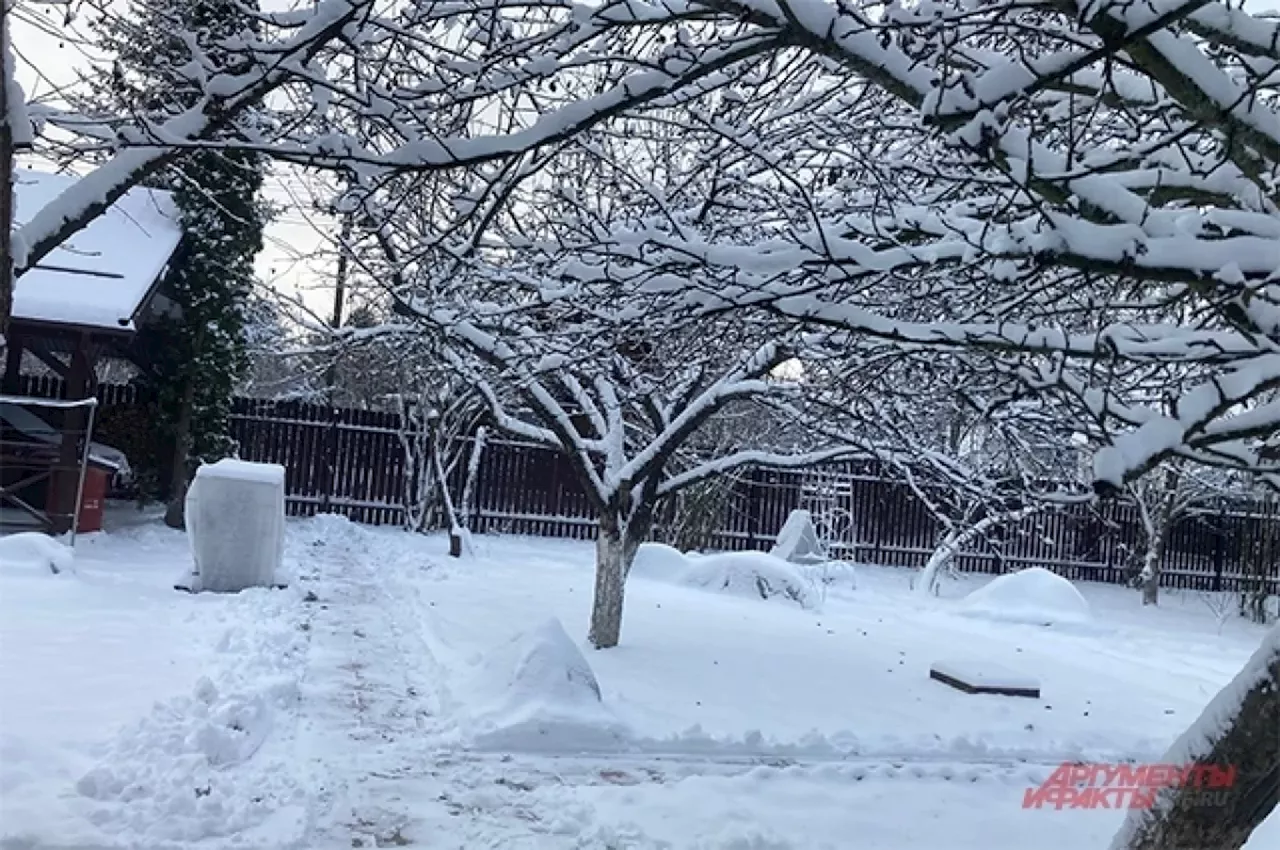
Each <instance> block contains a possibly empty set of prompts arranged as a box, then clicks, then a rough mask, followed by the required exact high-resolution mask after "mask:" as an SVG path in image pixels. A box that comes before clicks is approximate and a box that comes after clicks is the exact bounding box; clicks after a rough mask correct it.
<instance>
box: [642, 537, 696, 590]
mask: <svg viewBox="0 0 1280 850" xmlns="http://www.w3.org/2000/svg"><path fill="white" fill-rule="evenodd" d="M688 568H689V560H688V558H686V557H685V556H684V555H683V554H682V553H681V552H680V550H679V549H676V548H675V547H673V546H668V545H666V544H665V543H641V544H640V548H639V549H637V550H636V557H635V560H634V561H632V562H631V572H630V573H628V577H634V578H643V579H652V580H654V581H676V580H678V579H679V578H680V576H682V575H684V572H685V570H687V569H688Z"/></svg>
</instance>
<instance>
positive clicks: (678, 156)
mask: <svg viewBox="0 0 1280 850" xmlns="http://www.w3.org/2000/svg"><path fill="white" fill-rule="evenodd" d="M261 21H262V30H261V33H260V34H257V35H252V36H251V35H245V36H243V37H240V38H235V39H227V40H225V41H224V43H222V44H220V45H219V49H218V50H217V51H216V52H210V51H203V52H202V51H193V53H192V55H191V57H190V61H189V62H187V63H185V64H183V65H181V66H180V67H177V68H175V69H174V73H176V74H179V75H181V76H182V77H183V78H184V79H186V80H188V81H190V82H191V84H192V85H194V86H195V87H197V88H198V90H199V92H200V93H201V98H200V100H199V103H198V104H197V105H196V106H194V107H191V108H187V109H183V110H180V111H177V110H175V111H174V112H173V114H163V110H161V111H160V112H161V114H151V115H132V116H87V115H73V114H52V115H50V116H49V117H48V123H49V126H51V127H53V128H55V129H56V130H57V131H59V132H63V133H65V132H71V133H73V134H75V136H76V138H75V141H73V142H71V143H70V144H73V145H78V146H79V147H80V148H82V149H83V148H88V149H92V150H98V151H103V150H106V151H112V152H114V156H113V158H112V159H111V161H110V162H108V163H107V164H106V165H104V166H102V167H101V168H99V169H98V170H97V171H96V172H95V173H94V174H92V175H91V176H90V177H89V178H87V179H86V180H85V181H84V183H83V185H82V186H81V187H79V188H78V189H77V190H76V191H75V192H74V193H69V194H68V196H64V197H63V198H61V199H59V201H58V202H57V203H55V204H53V205H51V206H50V207H48V208H46V209H45V210H43V211H41V212H40V213H39V214H38V215H36V216H35V217H34V218H33V219H32V220H31V221H30V222H29V223H28V224H27V225H25V226H24V227H23V228H22V232H21V234H20V236H21V238H22V241H23V243H24V244H25V245H27V246H28V247H29V249H30V251H29V260H28V262H29V263H33V262H35V261H36V260H38V259H39V258H40V257H41V256H43V255H44V253H47V251H48V250H49V249H50V248H51V247H52V245H54V244H57V242H58V241H60V240H61V239H62V238H65V236H66V235H67V234H68V233H69V232H71V230H73V229H74V228H75V227H76V226H78V225H79V224H83V222H84V221H85V220H87V219H86V216H90V215H92V214H93V213H94V212H95V211H96V210H98V209H100V208H101V205H102V204H103V203H104V202H106V201H109V200H111V199H112V198H113V197H115V196H117V195H118V194H119V192H121V191H123V188H124V187H126V186H127V185H128V184H129V183H130V181H135V180H137V179H140V177H141V176H143V175H145V174H146V173H147V172H148V171H149V170H152V169H154V168H156V167H159V165H161V164H163V162H165V161H166V160H167V159H169V158H171V157H173V156H176V155H177V153H178V152H180V151H181V150H183V149H185V148H188V147H191V146H193V145H204V146H237V147H248V148H252V149H255V150H261V151H263V152H267V153H270V154H271V155H272V156H274V157H276V158H277V159H279V160H283V161H285V162H290V163H296V164H300V165H306V166H311V167H322V168H333V169H339V170H342V171H343V172H345V173H346V174H348V175H349V176H350V177H351V179H352V186H353V189H352V191H351V192H350V193H349V195H348V196H347V197H346V198H344V199H343V202H344V203H346V204H348V205H349V207H348V208H350V209H358V210H359V211H360V215H361V219H362V226H363V229H364V232H365V238H366V240H367V244H368V245H370V246H372V250H371V251H370V253H369V255H368V257H367V258H366V259H365V262H366V263H371V264H376V265H377V266H378V268H377V270H376V271H377V274H378V275H379V277H380V279H382V280H384V281H393V282H394V283H393V285H394V286H395V287H396V288H398V289H399V291H398V293H397V298H398V299H399V300H400V301H401V302H402V303H403V304H404V305H408V308H409V312H410V313H418V314H420V313H421V312H422V311H421V309H420V308H421V305H422V304H424V303H426V302H429V301H430V299H431V298H432V294H433V292H436V291H437V288H438V284H439V282H440V281H442V280H444V279H445V278H446V277H447V276H448V275H453V274H456V273H457V272H458V269H459V268H461V267H463V266H465V267H466V268H467V269H468V274H470V275H473V276H476V277H479V278H486V279H488V280H490V281H494V282H506V283H510V284H514V285H517V286H519V287H522V288H523V289H524V291H525V292H526V293H527V297H528V298H530V299H533V300H534V301H536V302H537V303H540V304H544V305H545V304H549V303H556V302H564V303H565V304H566V305H570V306H573V307H574V309H584V308H585V309H588V310H591V309H601V308H607V307H608V302H600V301H595V300H591V299H587V298H585V297H584V295H583V293H584V292H585V291H590V292H591V293H592V298H593V299H594V298H596V297H597V296H599V295H600V294H601V293H608V292H626V293H629V294H630V295H636V296H643V297H646V298H650V299H651V300H652V302H653V304H652V306H651V307H650V308H649V309H651V310H658V309H661V311H663V313H664V315H666V316H668V317H680V318H681V319H682V320H684V321H686V322H693V321H706V320H708V319H710V318H712V317H717V316H719V317H724V316H734V317H739V319H735V321H737V320H742V321H755V320H756V318H757V317H765V318H767V320H768V321H770V322H773V323H775V326H785V327H787V328H789V329H792V330H794V329H796V328H800V329H803V330H805V331H808V332H810V334H811V337H820V338H821V339H822V344H823V345H824V346H826V347H827V348H830V346H832V345H833V344H842V345H843V346H844V347H845V350H846V351H847V353H848V357H849V358H850V360H851V362H856V361H857V360H858V358H860V357H863V356H865V353H866V351H867V350H868V347H870V348H871V349H873V350H876V349H877V348H878V347H879V346H882V345H884V344H886V343H887V344H891V345H893V346H896V347H898V348H899V349H902V350H906V351H924V350H933V349H938V348H946V349H956V350H960V349H963V350H973V349H977V350H981V351H985V352H988V353H989V355H990V356H991V358H992V362H994V363H998V364H999V367H1000V368H1001V369H1002V370H1003V374H1005V375H1006V376H1007V377H1008V378H1009V379H1010V380H1014V381H1016V382H1017V383H1019V384H1020V386H1021V387H1023V388H1024V389H1025V390H1027V391H1028V392H1032V393H1036V394H1040V395H1041V396H1043V397H1046V398H1049V397H1052V398H1055V399H1057V400H1058V401H1056V402H1054V403H1055V404H1063V405H1066V406H1068V407H1070V408H1071V409H1073V410H1074V411H1075V412H1076V415H1077V416H1078V418H1079V424H1080V427H1079V429H1078V430H1079V431H1080V432H1081V433H1084V434H1086V435H1087V436H1089V437H1090V439H1093V440H1096V441H1098V443H1099V444H1100V445H1101V448H1100V451H1098V453H1097V455H1096V461H1095V464H1094V471H1093V478H1094V480H1095V485H1096V486H1097V487H1098V488H1099V489H1101V490H1108V489H1117V488H1120V487H1122V486H1123V485H1124V484H1125V483H1126V482H1127V481H1129V480H1131V479H1133V478H1134V477H1137V476H1139V475H1140V474H1142V473H1143V472H1145V471H1147V470H1149V469H1151V468H1152V467H1154V466H1156V465H1157V464H1159V463H1160V462H1161V461H1163V460H1165V459H1168V458H1171V457H1181V458H1185V459H1188V460H1191V461H1194V462H1197V463H1205V464H1210V465H1216V466H1223V467H1228V468H1235V469H1244V470H1250V471H1259V472H1262V473H1264V474H1267V475H1270V476H1272V479H1273V480H1280V477H1278V476H1280V466H1277V455H1280V445H1277V444H1273V437H1272V435H1273V433H1275V432H1276V431H1277V425H1280V398H1277V397H1276V396H1275V390H1276V389H1277V387H1278V386H1280V351H1278V350H1277V345H1278V344H1280V304H1277V296H1278V295H1280V291H1278V290H1277V288H1276V274H1277V269H1280V216H1278V215H1277V200H1278V199H1277V194H1276V193H1277V162H1278V160H1280V110H1278V107H1277V100H1276V94H1277V83H1280V75H1278V72H1277V70H1276V53H1277V43H1278V40H1280V22H1277V21H1275V20H1271V19H1266V18H1261V17H1256V16H1254V15H1251V14H1249V13H1247V12H1245V11H1243V10H1241V9H1239V8H1235V7H1234V6H1232V5H1230V4H1227V3H1222V2H1205V0H1141V2H1139V0H1109V1H1108V0H1099V2H1090V3H1084V4H1082V3H1074V2H1070V0H1056V1H1055V2H1052V3H1048V2H1046V3H1033V4H1026V3H1020V2H1019V3H1015V2H1010V0H997V2H990V3H976V2H971V0H948V2H917V3H911V4H906V5H904V4H899V3H878V2H877V3H871V2H866V3H859V2H853V0H839V2H826V0H785V2H782V1H781V0H667V2H661V3H657V2H643V0H617V1H616V2H604V3H600V4H597V5H579V4H573V3H558V4H537V5H536V6H529V5H528V4H525V3H522V2H521V3H517V2H510V0H457V2H432V3H417V2H410V3H401V4H394V5H384V4H377V3H373V2H370V0H323V2H321V3H319V4H318V5H317V6H316V7H315V8H314V9H312V8H308V9H300V10H298V11H293V12H288V13H264V14H262V15H261ZM259 106H261V107H263V108H264V113H265V118H264V120H262V121H259V122H256V123H255V124H254V125H253V126H254V127H255V128H256V129H255V130H253V131H252V132H247V131H246V132H242V133H241V138H237V139H232V140H219V141H216V142H215V141H209V140H210V139H212V138H215V133H214V131H215V130H216V129H218V128H225V126H226V125H227V123H228V122H229V121H230V120H231V118H232V117H234V116H235V115H237V114H239V113H241V112H243V111H244V110H248V109H250V108H254V107H259ZM569 178H576V179H569ZM574 187H583V189H584V190H586V191H584V192H582V193H579V195H578V196H576V197H575V194H574V191H573V188H574ZM605 188H607V189H608V192H607V193H604V194H607V196H608V199H607V200H605V199H602V198H601V197H599V196H600V195H601V194H602V190H603V189H605ZM426 192H430V193H432V199H431V202H430V203H429V204H428V203H424V204H418V205H416V208H415V209H414V210H413V211H412V212H406V207H405V204H406V200H407V199H411V198H415V197H418V198H421V197H422V195H423V194H424V193H426ZM588 195H590V196H589V197H588ZM406 222H408V223H407V224H406ZM19 273H21V269H19ZM637 300H638V299H637V298H632V297H629V298H628V299H626V300H625V303H627V304H628V305H630V306H635V304H636V303H637ZM504 309H506V308H504ZM428 313H429V311H428ZM664 321H668V320H666V319H664ZM669 321H671V322H674V321H675V319H674V318H672V319H669ZM761 321H764V319H763V318H762V319H761ZM800 353H801V354H802V353H803V352H800ZM1157 374H1160V375H1164V376H1166V377H1168V378H1169V382H1168V383H1169V385H1171V386H1174V387H1176V397H1174V398H1161V399H1159V400H1158V401H1151V400H1150V399H1149V398H1147V397H1146V395H1145V394H1144V393H1143V392H1141V391H1138V390H1139V389H1140V388H1141V387H1143V386H1146V385H1148V384H1149V383H1150V382H1151V380H1152V377H1153V375H1157Z"/></svg>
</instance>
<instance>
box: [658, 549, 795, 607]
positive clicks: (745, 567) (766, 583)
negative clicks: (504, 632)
mask: <svg viewBox="0 0 1280 850" xmlns="http://www.w3.org/2000/svg"><path fill="white" fill-rule="evenodd" d="M680 583H681V584H683V585H685V586H687V587H696V588H700V589H703V590H711V591H715V592H717V593H727V594H730V595H733V596H746V597H753V598H756V599H764V600H784V601H789V602H794V603H796V604H797V605H799V606H800V607H801V608H817V607H818V605H819V602H820V599H819V594H818V592H817V590H816V588H815V587H814V585H813V582H811V581H810V580H809V579H808V578H806V577H805V576H804V575H803V574H802V573H801V572H800V571H799V570H798V569H796V567H795V566H793V565H791V564H789V563H787V562H786V561H784V560H782V559H781V558H775V557H773V556H772V555H768V554H765V553H764V552H724V553H721V554H717V555H707V556H705V557H702V558H698V559H696V560H694V561H690V562H689V566H688V569H686V570H685V572H684V574H683V575H682V576H681V577H680Z"/></svg>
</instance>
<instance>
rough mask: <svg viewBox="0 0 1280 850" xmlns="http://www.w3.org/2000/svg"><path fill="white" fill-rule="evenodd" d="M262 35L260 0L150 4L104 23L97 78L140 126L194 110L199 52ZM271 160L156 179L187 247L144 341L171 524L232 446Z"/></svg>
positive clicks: (197, 158)
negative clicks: (191, 71)
mask: <svg viewBox="0 0 1280 850" xmlns="http://www.w3.org/2000/svg"><path fill="white" fill-rule="evenodd" d="M256 29H257V18H256V13H255V10H254V8H253V7H252V6H251V5H244V4H241V3H231V2H225V3H209V2H203V1H202V0H146V2H136V3H134V4H132V6H131V7H130V9H129V11H128V12H127V13H125V14H120V15H112V16H108V17H106V18H104V20H103V21H102V24H101V27H100V34H101V37H100V41H99V44H98V46H99V48H100V49H102V50H103V51H104V52H106V53H107V54H108V55H110V56H112V57H113V62H112V66H111V73H110V75H109V77H108V78H106V79H102V80H99V81H97V91H96V94H97V96H98V97H100V98H102V99H103V101H104V102H105V103H104V105H105V106H106V110H105V111H106V112H108V114H109V113H110V112H111V111H113V109H114V110H116V111H125V110H127V111H129V112H131V113H132V114H133V116H134V119H135V120H137V121H146V122H151V123H156V122H161V121H164V120H166V119H169V118H172V117H174V116H175V115H177V114H179V113H181V112H183V111H185V110H188V109H191V108H192V107H193V106H195V105H196V104H197V103H198V102H199V100H200V99H201V96H202V92H201V91H200V88H199V86H198V85H197V84H195V83H193V81H191V80H190V79H189V76H188V75H187V73H185V71H183V70H182V69H183V66H185V65H186V63H188V62H189V61H190V56H191V54H192V53H193V52H198V53H200V54H202V55H204V56H207V57H208V58H209V59H210V60H211V61H213V62H215V63H223V62H225V61H227V59H228V58H229V57H228V56H227V54H226V52H225V50H224V48H223V46H222V45H223V43H224V42H225V41H226V40H228V39H233V38H238V37H240V36H242V35H250V34H252V33H253V32H254V30H256ZM256 120H260V112H259V111H258V110H246V111H245V112H244V113H242V115H241V116H240V117H239V118H238V119H237V120H235V121H233V122H230V123H229V124H228V125H227V126H226V127H225V128H224V129H222V130H221V131H219V132H217V133H216V134H215V136H214V138H216V139H219V140H222V139H229V140H234V139H237V138H245V137H247V136H249V135H252V134H253V132H254V126H253V123H254V122H255V121H256ZM266 165H267V163H266V160H265V159H264V158H263V156H262V155H260V154H255V153H246V152H238V151H219V150H210V151H194V152H191V153H187V154H184V155H182V156H180V157H179V158H177V159H175V160H174V161H173V162H172V163H171V164H170V165H169V166H168V167H167V168H165V169H164V170H162V171H159V172H157V173H156V174H155V175H153V176H152V178H151V182H154V183H158V184H160V185H162V186H163V187H164V188H166V189H168V190H170V191H171V192H172V193H173V198H174V201H175V203H176V205H177V207H178V210H179V213H180V216H181V222H182V228H183V241H182V244H181V245H180V247H179V250H178V253H177V254H176V255H175V257H174V258H173V260H172V261H171V263H170V269H169V273H168V276H167V277H166V279H165V282H164V285H165V294H166V295H167V296H168V297H169V298H170V299H171V300H172V301H173V303H174V304H175V305H176V307H177V310H176V311H172V312H171V313H168V314H165V315H164V316H161V317H160V318H157V319H156V320H155V321H154V322H152V323H151V324H150V325H149V326H148V327H147V329H146V333H144V334H142V335H140V336H139V339H138V346H139V348H140V351H139V356H138V358H137V361H138V363H139V364H140V365H141V367H142V369H143V371H142V374H141V375H140V378H139V380H140V381H141V382H142V383H143V384H144V385H145V386H146V387H147V388H148V390H150V393H149V394H148V395H149V397H150V398H153V399H154V405H155V409H154V421H155V422H156V423H157V424H158V425H159V426H160V428H161V430H162V432H163V434H164V437H165V438H166V439H165V443H166V444H167V445H168V449H167V450H166V453H167V455H168V457H162V458H160V464H159V468H160V469H162V470H166V471H167V479H168V480H166V481H162V482H161V485H162V494H163V495H164V496H166V497H167V498H168V500H169V508H170V509H169V513H168V514H167V516H166V521H168V522H169V523H170V524H172V525H175V526H180V525H181V524H182V505H183V504H184V501H183V499H184V496H185V494H186V485H187V479H188V476H189V475H190V474H191V468H190V467H191V464H192V461H213V460H217V459H218V458H221V457H225V456H226V455H227V454H229V453H230V452H231V451H232V449H233V444H232V442H231V438H230V421H229V416H230V408H231V396H232V392H233V391H234V389H235V387H236V385H237V384H238V383H239V381H240V377H241V375H242V374H243V372H244V370H245V368H246V367H247V365H248V364H247V359H246V355H245V321H246V317H245V309H246V304H247V301H248V299H249V297H250V294H251V291H252V288H253V284H254V259H255V257H256V256H257V254H258V252H259V251H260V250H261V249H262V245H263V230H264V228H265V226H266V220H267V216H268V210H267V207H266V205H265V203H264V202H263V200H262V198H261V197H260V196H261V190H262V184H263V178H264V173H265V169H266Z"/></svg>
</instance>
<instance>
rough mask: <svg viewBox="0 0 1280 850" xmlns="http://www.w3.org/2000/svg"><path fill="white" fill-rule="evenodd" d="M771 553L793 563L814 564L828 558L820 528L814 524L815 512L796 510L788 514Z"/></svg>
mask: <svg viewBox="0 0 1280 850" xmlns="http://www.w3.org/2000/svg"><path fill="white" fill-rule="evenodd" d="M769 554H770V555H772V556H774V557H775V558H781V559H782V560H784V561H790V562H791V563H793V564H813V563H818V562H821V561H825V560H826V559H827V552H826V550H825V549H824V548H823V545H822V541H821V540H819V539H818V529H817V528H815V527H814V525H813V514H811V513H809V512H808V511H803V510H794V511H792V512H791V513H790V514H789V515H788V516H787V521H786V522H784V523H783V524H782V529H781V530H780V531H779V532H778V539H777V542H776V543H774V545H773V548H772V549H771V550H769Z"/></svg>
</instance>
